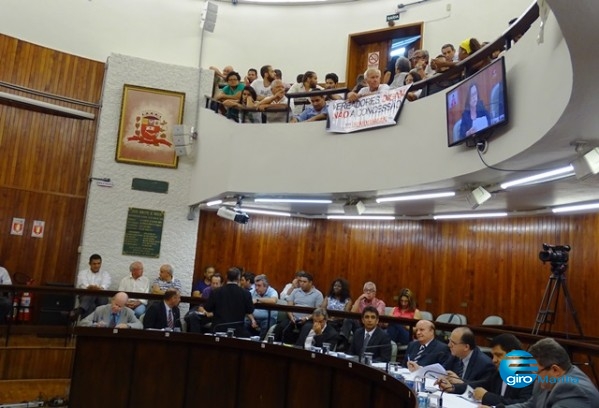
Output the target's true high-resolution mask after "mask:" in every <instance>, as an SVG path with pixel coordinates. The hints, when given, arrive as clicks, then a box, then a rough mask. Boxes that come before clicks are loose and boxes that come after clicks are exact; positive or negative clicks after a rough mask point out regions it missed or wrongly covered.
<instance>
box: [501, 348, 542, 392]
mask: <svg viewBox="0 0 599 408" xmlns="http://www.w3.org/2000/svg"><path fill="white" fill-rule="evenodd" d="M499 375H501V378H502V379H503V381H505V383H506V384H507V385H509V386H510V387H514V388H524V387H526V386H529V385H530V384H532V383H533V382H534V381H535V380H536V379H537V360H535V359H534V358H532V355H530V353H528V352H526V351H524V350H514V351H510V352H509V353H507V354H506V355H505V357H504V358H503V360H501V363H499Z"/></svg>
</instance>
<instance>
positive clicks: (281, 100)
mask: <svg viewBox="0 0 599 408" xmlns="http://www.w3.org/2000/svg"><path fill="white" fill-rule="evenodd" d="M271 90H272V95H270V96H266V97H265V98H264V99H262V100H261V101H260V104H259V109H260V110H265V111H268V108H269V107H271V108H280V109H286V108H287V96H285V84H283V81H281V80H280V79H275V80H274V81H272V84H271ZM289 106H290V108H291V109H292V110H293V106H294V105H293V99H292V100H290V101H289ZM265 115H266V121H267V122H268V123H275V122H276V123H279V122H286V121H287V112H268V113H265Z"/></svg>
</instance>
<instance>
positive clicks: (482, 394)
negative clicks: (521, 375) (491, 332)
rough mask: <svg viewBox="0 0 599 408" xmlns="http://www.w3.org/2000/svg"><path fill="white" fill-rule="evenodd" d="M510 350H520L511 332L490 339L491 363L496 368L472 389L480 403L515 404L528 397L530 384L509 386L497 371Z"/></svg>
mask: <svg viewBox="0 0 599 408" xmlns="http://www.w3.org/2000/svg"><path fill="white" fill-rule="evenodd" d="M512 350H522V344H521V343H520V340H518V339H517V338H516V336H514V335H513V334H509V333H502V334H499V335H497V336H495V337H493V339H492V340H491V354H493V364H495V369H496V370H495V372H494V373H493V375H491V377H489V378H488V379H487V381H485V382H483V383H482V384H480V386H479V387H477V388H476V389H475V390H474V399H476V400H477V401H480V402H481V404H483V405H489V406H493V405H497V404H515V403H516V402H524V401H526V400H527V399H529V398H530V396H531V394H532V386H533V385H532V384H530V385H527V386H526V387H523V388H515V387H510V386H509V385H507V383H506V382H505V381H503V379H502V378H501V375H500V373H499V364H500V363H501V360H503V358H504V357H505V355H506V354H507V353H509V352H510V351H512Z"/></svg>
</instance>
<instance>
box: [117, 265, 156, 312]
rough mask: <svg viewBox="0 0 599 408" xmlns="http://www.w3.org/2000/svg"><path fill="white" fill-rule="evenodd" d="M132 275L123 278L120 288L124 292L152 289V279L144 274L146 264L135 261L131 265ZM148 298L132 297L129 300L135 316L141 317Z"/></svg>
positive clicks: (141, 291) (144, 291) (139, 291)
mask: <svg viewBox="0 0 599 408" xmlns="http://www.w3.org/2000/svg"><path fill="white" fill-rule="evenodd" d="M129 272H131V275H130V276H125V277H124V278H123V279H121V283H120V284H119V290H120V291H122V292H135V293H148V292H149V291H150V280H149V279H148V278H147V277H146V276H143V275H144V264H143V263H141V262H139V261H135V262H133V263H132V264H131V265H129ZM147 304H148V300H147V299H131V298H129V301H128V302H127V307H128V308H129V309H133V312H134V313H135V317H137V318H138V319H139V317H140V316H141V315H142V314H144V313H145V312H146V305H147Z"/></svg>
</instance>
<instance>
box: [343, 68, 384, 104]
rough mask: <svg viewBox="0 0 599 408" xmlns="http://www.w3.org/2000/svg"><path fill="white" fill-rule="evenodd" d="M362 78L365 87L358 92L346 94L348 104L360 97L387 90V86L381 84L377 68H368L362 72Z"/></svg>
mask: <svg viewBox="0 0 599 408" xmlns="http://www.w3.org/2000/svg"><path fill="white" fill-rule="evenodd" d="M364 78H365V79H366V86H365V87H364V88H362V89H360V90H359V91H358V92H354V91H351V92H350V93H348V94H347V100H348V101H349V102H355V101H357V100H358V99H360V98H361V97H362V96H366V95H372V94H375V93H377V92H381V91H386V90H388V89H389V85H387V84H381V70H380V69H378V68H368V69H367V70H366V72H364Z"/></svg>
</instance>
